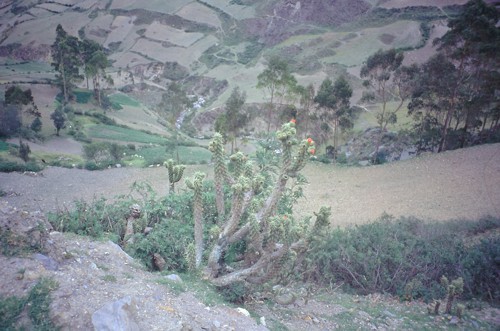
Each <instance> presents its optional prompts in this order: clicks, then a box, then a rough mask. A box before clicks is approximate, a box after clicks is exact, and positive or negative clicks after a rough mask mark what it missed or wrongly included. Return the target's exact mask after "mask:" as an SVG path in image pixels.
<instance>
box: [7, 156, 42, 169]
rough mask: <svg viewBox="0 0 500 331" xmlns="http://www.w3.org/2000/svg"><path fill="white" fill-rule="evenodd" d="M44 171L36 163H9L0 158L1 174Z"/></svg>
mask: <svg viewBox="0 0 500 331" xmlns="http://www.w3.org/2000/svg"><path fill="white" fill-rule="evenodd" d="M40 170H42V167H41V166H39V165H38V164H37V163H35V162H27V163H25V164H21V163H17V162H14V161H8V160H4V159H2V158H0V172H14V171H19V172H24V171H33V172H38V171H40Z"/></svg>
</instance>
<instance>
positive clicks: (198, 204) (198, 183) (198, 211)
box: [186, 172, 205, 268]
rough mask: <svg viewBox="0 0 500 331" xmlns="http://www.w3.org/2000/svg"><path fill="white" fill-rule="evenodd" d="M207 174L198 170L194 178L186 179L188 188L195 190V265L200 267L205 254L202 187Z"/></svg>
mask: <svg viewBox="0 0 500 331" xmlns="http://www.w3.org/2000/svg"><path fill="white" fill-rule="evenodd" d="M204 179H205V174H203V173H201V172H197V173H195V174H194V176H193V178H188V179H186V184H187V186H188V188H190V189H192V190H193V191H194V199H193V209H194V215H193V217H194V243H195V267H196V268H199V267H200V265H201V260H202V256H203V200H202V188H203V180H204Z"/></svg>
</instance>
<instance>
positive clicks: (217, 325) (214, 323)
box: [212, 320, 221, 330]
mask: <svg viewBox="0 0 500 331" xmlns="http://www.w3.org/2000/svg"><path fill="white" fill-rule="evenodd" d="M212 324H213V326H214V327H215V329H216V330H217V329H220V326H221V324H220V322H219V321H217V320H215V321H213V322H212Z"/></svg>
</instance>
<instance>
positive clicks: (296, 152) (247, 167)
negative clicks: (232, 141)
mask: <svg viewBox="0 0 500 331" xmlns="http://www.w3.org/2000/svg"><path fill="white" fill-rule="evenodd" d="M295 135H296V129H295V122H293V121H291V122H290V123H286V124H284V125H283V126H282V127H281V130H279V131H278V132H277V133H276V137H277V139H278V140H279V142H280V143H281V155H282V159H281V164H280V167H279V169H278V172H277V176H276V177H275V180H274V181H272V180H271V179H270V178H271V177H269V176H268V177H264V176H262V174H261V173H260V172H259V171H256V170H255V169H254V168H253V166H252V164H251V162H250V161H249V160H248V158H247V157H246V156H245V155H244V154H243V153H241V152H238V153H236V154H233V155H232V156H231V157H230V161H231V162H232V163H233V164H232V165H233V166H232V172H231V173H229V171H228V168H227V157H226V155H225V154H224V150H223V140H222V136H220V135H218V134H216V135H215V136H214V139H213V141H212V143H211V145H210V150H211V151H212V153H213V158H214V167H215V185H216V192H215V193H216V199H217V200H216V201H217V202H216V203H217V209H218V212H219V218H220V220H221V221H220V224H219V225H220V233H219V236H218V238H217V239H216V240H215V242H214V244H213V247H212V249H211V252H210V254H209V258H208V264H207V268H206V269H205V275H206V277H207V278H208V279H209V280H210V281H211V282H212V283H213V284H215V285H217V286H226V285H229V284H232V283H234V282H239V281H248V282H251V283H262V282H265V281H267V280H268V279H269V278H270V277H272V276H273V275H274V274H275V273H276V270H277V269H279V267H280V265H281V264H282V261H283V258H285V257H286V254H287V253H290V252H292V251H299V250H302V249H304V247H305V246H306V245H307V240H308V238H309V237H308V235H307V231H308V229H311V231H312V229H315V227H308V226H307V225H305V224H302V223H301V222H297V221H295V220H294V219H293V217H292V216H291V215H279V214H278V204H279V202H280V200H281V198H282V197H283V195H284V194H285V192H286V188H287V182H288V181H289V179H290V178H295V177H297V176H298V174H299V171H300V170H301V169H302V168H303V167H304V166H305V165H306V163H307V160H308V159H309V156H310V155H311V154H314V151H315V146H314V141H313V140H312V139H305V140H303V141H301V142H299V141H297V140H296V139H295ZM224 184H228V185H229V186H230V188H231V192H232V202H231V212H230V213H229V215H227V216H226V215H225V214H224V213H223V211H222V209H223V208H222V207H223V201H224V195H223V185H224ZM321 215H322V216H323V217H325V218H327V217H328V216H329V214H328V213H325V211H322V213H321ZM195 218H196V217H195ZM320 218H321V217H320ZM320 222H325V220H321V221H320ZM320 225H322V224H318V226H320ZM240 241H245V242H246V251H245V253H244V254H245V257H244V261H245V264H244V265H243V266H241V265H239V266H237V268H232V267H229V266H227V265H226V261H225V253H226V252H227V249H228V248H229V246H230V245H231V244H234V243H237V242H240Z"/></svg>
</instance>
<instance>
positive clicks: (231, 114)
mask: <svg viewBox="0 0 500 331" xmlns="http://www.w3.org/2000/svg"><path fill="white" fill-rule="evenodd" d="M246 98H247V96H246V93H245V91H241V90H240V89H239V88H238V87H235V88H234V89H233V91H232V92H231V96H230V97H229V99H228V100H227V101H226V112H225V114H224V115H225V117H226V120H225V123H226V132H227V135H228V138H229V140H230V141H231V154H233V153H234V147H235V142H236V136H237V135H238V131H239V130H240V129H241V128H242V127H243V126H244V125H245V123H246V121H247V116H246V115H245V114H243V113H242V110H243V105H244V104H245V101H246Z"/></svg>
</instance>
